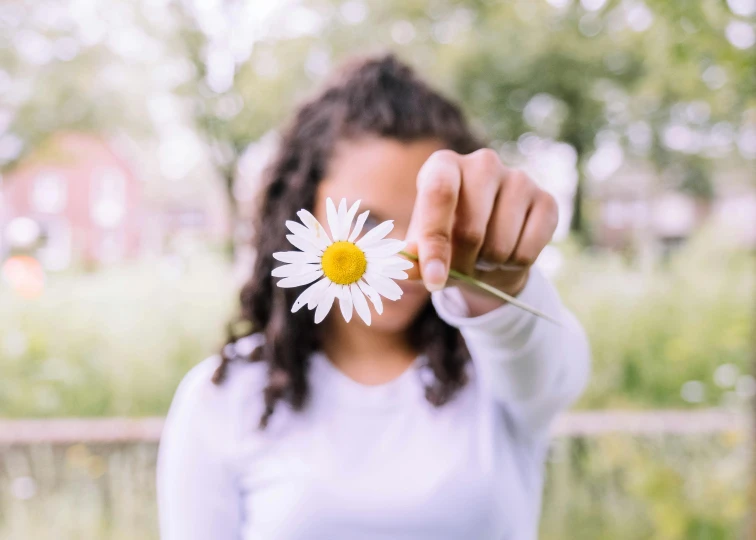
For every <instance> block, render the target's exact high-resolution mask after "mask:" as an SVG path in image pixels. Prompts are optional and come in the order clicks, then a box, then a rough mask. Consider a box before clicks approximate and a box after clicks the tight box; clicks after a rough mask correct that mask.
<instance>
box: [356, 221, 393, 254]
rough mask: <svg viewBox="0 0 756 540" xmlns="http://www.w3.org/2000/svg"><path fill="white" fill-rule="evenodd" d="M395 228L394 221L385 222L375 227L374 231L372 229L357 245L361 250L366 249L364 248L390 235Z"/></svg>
mask: <svg viewBox="0 0 756 540" xmlns="http://www.w3.org/2000/svg"><path fill="white" fill-rule="evenodd" d="M393 228H394V221H393V220H391V219H390V220H388V221H384V222H383V223H381V224H380V225H377V226H375V227H373V228H372V229H370V230H369V231H368V232H366V233H365V236H363V237H362V238H360V239H359V240H358V241H357V242H356V244H357V245H358V246H359V247H361V248H364V246H369V245H370V244H372V243H373V242H375V241H377V240H381V239H383V237H384V236H386V235H387V234H388V233H390V232H391V229H393Z"/></svg>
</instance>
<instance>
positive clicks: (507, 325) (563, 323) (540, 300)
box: [432, 268, 590, 433]
mask: <svg viewBox="0 0 756 540" xmlns="http://www.w3.org/2000/svg"><path fill="white" fill-rule="evenodd" d="M432 298H433V304H434V306H435V308H436V311H437V312H438V314H439V316H440V317H441V318H442V319H443V320H445V321H446V322H447V323H449V324H450V325H452V326H455V327H457V328H459V330H460V331H461V333H462V336H463V337H464V338H465V342H466V344H467V347H468V349H469V351H470V354H471V356H472V359H473V362H474V365H475V369H476V372H477V373H479V376H480V378H481V384H483V385H485V386H486V387H487V388H488V389H489V391H490V393H491V394H492V396H493V398H494V399H495V400H496V401H498V402H499V403H500V404H502V405H504V406H506V408H507V409H508V411H509V412H510V414H511V415H512V417H513V419H514V421H515V423H516V424H517V425H518V427H519V428H520V429H522V430H525V431H527V432H531V433H536V432H538V433H540V432H543V431H545V430H547V429H548V427H549V425H550V423H551V421H552V420H553V419H554V417H555V416H556V415H557V413H559V412H560V411H561V410H563V409H565V408H566V407H568V406H569V405H570V404H571V403H572V402H573V401H574V400H575V399H576V398H577V397H578V396H579V395H580V393H581V392H582V390H583V388H584V387H585V385H586V382H587V380H588V375H589V371H590V351H589V346H588V340H587V338H586V335H585V332H584V331H583V328H582V326H581V325H580V323H579V322H578V321H577V319H576V318H575V317H574V315H573V314H572V313H570V312H569V311H568V310H567V309H566V308H565V307H564V306H563V305H562V302H561V300H560V299H559V295H558V293H557V291H556V289H555V288H554V287H553V285H552V284H551V283H549V281H548V280H547V279H546V278H545V277H544V276H543V275H542V274H541V272H540V271H539V270H538V269H537V268H533V269H532V270H531V274H530V277H529V279H528V283H527V284H526V286H525V288H524V289H523V290H522V292H521V293H520V294H519V295H518V299H520V300H522V301H523V302H525V303H526V304H528V305H530V306H532V307H534V308H537V309H539V310H541V311H543V312H544V313H546V314H548V315H551V316H552V317H554V318H556V319H557V320H558V321H559V322H560V325H556V324H554V323H552V322H550V321H547V320H544V319H542V318H540V317H537V316H535V315H533V314H531V313H529V312H527V311H525V310H522V309H520V308H517V307H516V306H513V305H510V304H505V305H503V306H501V307H499V308H496V309H494V310H493V311H490V312H489V313H486V314H484V315H481V316H479V317H468V316H467V315H468V310H467V305H466V303H465V302H464V299H463V296H462V294H461V292H460V291H459V289H457V288H455V287H449V288H446V289H444V290H442V291H439V292H435V293H433V295H432Z"/></svg>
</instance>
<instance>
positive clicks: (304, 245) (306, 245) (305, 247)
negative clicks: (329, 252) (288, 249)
mask: <svg viewBox="0 0 756 540" xmlns="http://www.w3.org/2000/svg"><path fill="white" fill-rule="evenodd" d="M286 239H287V240H288V241H289V243H290V244H291V245H292V246H294V247H295V248H297V249H301V250H302V251H304V252H305V253H312V254H314V255H319V254H320V253H322V252H323V250H322V249H320V248H319V247H318V246H316V245H315V244H313V243H312V242H310V241H309V240H307V239H306V238H302V237H301V236H297V235H295V234H287V235H286Z"/></svg>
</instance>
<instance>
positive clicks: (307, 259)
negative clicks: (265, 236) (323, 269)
mask: <svg viewBox="0 0 756 540" xmlns="http://www.w3.org/2000/svg"><path fill="white" fill-rule="evenodd" d="M273 258H274V259H276V260H278V261H281V262H285V263H294V264H307V263H317V262H320V256H319V255H317V254H316V253H306V252H304V251H277V252H275V253H274V254H273Z"/></svg>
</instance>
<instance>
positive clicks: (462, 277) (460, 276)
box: [399, 251, 561, 326]
mask: <svg viewBox="0 0 756 540" xmlns="http://www.w3.org/2000/svg"><path fill="white" fill-rule="evenodd" d="M399 254H400V255H403V256H405V257H407V258H408V259H410V260H412V261H417V260H418V258H417V255H413V254H411V253H407V252H406V251H400V252H399ZM449 277H450V278H454V279H456V280H459V281H462V282H463V283H467V284H468V285H472V286H473V287H477V288H479V289H481V290H484V291H486V292H487V293H489V294H492V295H493V296H495V297H497V298H499V299H500V300H504V301H505V302H508V303H510V304H512V305H513V306H517V307H518V308H520V309H524V310H525V311H527V312H528V313H532V314H533V315H536V316H538V317H541V318H542V319H546V320H547V321H549V322H552V323H554V324H556V325H557V326H561V323H560V322H559V321H558V320H556V319H555V318H554V317H552V316H551V315H547V314H546V313H544V312H543V311H540V310H538V309H536V308H534V307H530V306H529V305H527V304H526V303H524V302H521V301H519V300H518V299H517V298H515V297H514V296H511V295H509V294H507V293H505V292H503V291H500V290H499V289H497V288H496V287H492V286H491V285H489V284H488V283H483V282H482V281H480V280H479V279H475V278H474V277H470V276H468V275H467V274H463V273H462V272H457V271H456V270H449Z"/></svg>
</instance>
